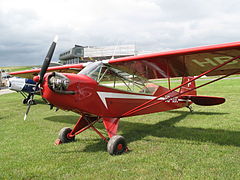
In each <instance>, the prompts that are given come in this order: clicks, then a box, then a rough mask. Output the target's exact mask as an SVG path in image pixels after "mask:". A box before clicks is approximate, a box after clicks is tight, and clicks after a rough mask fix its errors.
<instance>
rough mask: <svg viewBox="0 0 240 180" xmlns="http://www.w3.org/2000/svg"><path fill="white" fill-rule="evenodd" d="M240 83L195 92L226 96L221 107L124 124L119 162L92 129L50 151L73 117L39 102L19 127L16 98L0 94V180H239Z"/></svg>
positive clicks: (19, 109)
mask: <svg viewBox="0 0 240 180" xmlns="http://www.w3.org/2000/svg"><path fill="white" fill-rule="evenodd" d="M239 81H240V80H237V79H233V80H222V81H220V82H217V83H214V84H212V85H209V86H208V87H205V88H202V89H200V90H199V94H201V95H213V96H222V97H225V98H226V99H227V101H226V103H224V104H222V105H219V106H212V107H202V106H196V105H194V106H193V108H194V113H193V114H191V113H189V111H188V109H179V110H173V111H169V112H163V113H156V114H150V115H144V116H136V117H131V118H124V119H122V120H121V122H120V127H119V134H121V135H123V136H124V137H125V138H126V139H127V141H128V147H129V149H130V152H128V153H125V154H123V155H121V156H110V155H109V154H108V153H107V152H106V143H104V142H103V141H102V140H101V139H100V138H99V137H98V135H96V133H94V132H93V131H91V130H89V131H86V132H84V133H82V134H80V135H79V136H77V141H76V142H74V143H69V144H63V145H60V146H54V145H53V143H54V140H55V139H56V138H57V136H58V132H59V130H60V129H61V128H62V127H72V126H73V125H74V124H75V123H76V121H77V118H78V115H77V114H74V113H71V112H64V111H61V110H59V111H58V112H54V111H50V110H49V107H48V106H47V105H45V104H43V103H41V100H40V99H39V100H38V102H39V104H38V105H35V106H33V107H32V109H31V111H30V114H29V116H28V119H27V120H26V121H23V116H24V113H25V111H26V106H24V105H22V104H21V99H22V97H21V96H20V94H17V93H13V94H7V95H1V96H0V99H1V104H0V108H1V111H0V179H67V178H71V179H239V178H240V163H239V162H240V113H239V103H240V90H239V89H240V82H239ZM97 127H98V128H100V130H101V131H103V130H104V128H103V126H102V124H97Z"/></svg>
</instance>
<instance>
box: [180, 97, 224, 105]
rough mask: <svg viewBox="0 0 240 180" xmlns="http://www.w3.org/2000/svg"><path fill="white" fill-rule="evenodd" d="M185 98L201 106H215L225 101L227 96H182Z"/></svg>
mask: <svg viewBox="0 0 240 180" xmlns="http://www.w3.org/2000/svg"><path fill="white" fill-rule="evenodd" d="M181 98H183V99H189V100H191V101H192V102H193V103H195V104H197V105H200V106H213V105H219V104H222V103H224V102H225V98H222V97H212V96H181Z"/></svg>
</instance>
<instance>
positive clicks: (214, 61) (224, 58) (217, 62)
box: [192, 56, 239, 67]
mask: <svg viewBox="0 0 240 180" xmlns="http://www.w3.org/2000/svg"><path fill="white" fill-rule="evenodd" d="M232 58H233V57H231V56H219V57H213V58H204V59H203V60H197V59H192V62H193V63H195V64H197V65H198V66H200V67H205V66H209V65H212V66H217V65H220V64H223V63H225V62H226V61H229V60H230V59H232ZM236 63H239V61H238V60H233V61H232V62H230V63H229V64H227V65H231V64H236Z"/></svg>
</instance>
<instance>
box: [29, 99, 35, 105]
mask: <svg viewBox="0 0 240 180" xmlns="http://www.w3.org/2000/svg"><path fill="white" fill-rule="evenodd" d="M27 104H30V105H35V104H36V102H35V100H33V99H29V100H28V101H27Z"/></svg>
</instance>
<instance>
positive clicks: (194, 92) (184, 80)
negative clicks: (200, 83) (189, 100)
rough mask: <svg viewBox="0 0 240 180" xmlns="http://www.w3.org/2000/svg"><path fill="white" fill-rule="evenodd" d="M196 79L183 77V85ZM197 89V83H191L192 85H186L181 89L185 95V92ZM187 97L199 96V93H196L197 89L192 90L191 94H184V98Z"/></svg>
mask: <svg viewBox="0 0 240 180" xmlns="http://www.w3.org/2000/svg"><path fill="white" fill-rule="evenodd" d="M193 78H194V77H192V76H189V77H183V78H182V84H183V83H185V82H187V81H190V80H191V79H193ZM195 87H196V83H195V81H192V82H190V83H187V84H186V85H184V86H182V87H181V88H180V91H179V92H180V93H183V92H186V91H189V90H191V89H193V88H195ZM186 95H197V91H196V89H194V90H192V91H190V92H188V93H186V94H185V93H184V94H183V96H186Z"/></svg>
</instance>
